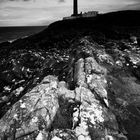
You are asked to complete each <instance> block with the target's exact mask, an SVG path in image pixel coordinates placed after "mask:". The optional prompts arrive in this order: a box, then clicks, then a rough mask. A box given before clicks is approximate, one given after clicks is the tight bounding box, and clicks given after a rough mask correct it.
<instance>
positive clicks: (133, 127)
mask: <svg viewBox="0 0 140 140" xmlns="http://www.w3.org/2000/svg"><path fill="white" fill-rule="evenodd" d="M64 22H67V21H64ZM71 22H74V23H76V25H75V26H76V29H77V30H72V29H69V30H68V31H67V30H65V31H62V32H61V33H60V30H61V28H62V27H61V28H58V27H57V26H56V24H57V23H55V24H53V25H51V26H50V27H49V28H48V30H47V31H48V34H46V31H44V32H43V33H45V37H44V36H43V33H42V34H38V35H36V36H32V37H29V38H27V39H23V40H18V41H15V42H13V43H12V44H8V46H7V48H6V49H4V48H3V49H1V50H0V54H1V58H0V67H1V68H0V92H1V93H0V109H1V110H0V139H1V140H139V138H140V134H139V131H140V123H139V122H140V117H139V116H140V93H139V91H140V82H139V80H140V72H139V70H140V55H139V54H140V46H139V39H138V36H137V37H136V35H135V34H134V35H133V36H131V37H130V38H127V37H126V36H125V37H124V36H121V37H120V35H121V34H120V33H118V32H117V31H118V30H117V31H116V30H115V31H112V32H111V31H110V30H107V29H106V28H107V27H106V28H105V29H103V28H101V29H98V28H99V27H98V28H97V29H96V30H94V31H93V29H92V28H93V26H92V28H91V27H87V26H86V28H82V29H80V27H77V26H78V25H77V24H78V23H77V22H76V21H71ZM88 22H90V20H89V19H88ZM60 23H61V22H60ZM60 23H59V24H60ZM74 23H73V24H74ZM61 24H62V23H61ZM81 26H84V24H82V25H81ZM70 27H71V25H70ZM53 28H54V30H52V29H53ZM72 28H73V27H72ZM106 30H107V31H109V33H107V32H106ZM105 32H106V33H105ZM114 32H115V35H114ZM107 34H112V37H110V36H106V35H107ZM41 35H42V36H41ZM113 35H114V36H115V38H114V39H112V38H113ZM117 35H118V36H119V37H118V38H117V39H116V36H117ZM120 38H121V39H120ZM3 52H4V53H3Z"/></svg>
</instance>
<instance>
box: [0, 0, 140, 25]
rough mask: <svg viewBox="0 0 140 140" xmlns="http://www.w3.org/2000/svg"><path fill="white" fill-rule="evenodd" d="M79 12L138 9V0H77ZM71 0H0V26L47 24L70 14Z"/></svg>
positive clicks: (139, 4)
mask: <svg viewBox="0 0 140 140" xmlns="http://www.w3.org/2000/svg"><path fill="white" fill-rule="evenodd" d="M78 3H79V12H81V11H82V12H85V11H91V10H98V11H99V12H101V13H105V12H110V11H117V10H127V9H129V10H133V9H137V10H138V9H140V0H79V2H78ZM72 4H73V0H0V26H26V25H27V26H30V25H48V24H49V23H51V22H53V21H56V20H60V19H62V17H64V16H69V15H71V14H72V11H73V10H72Z"/></svg>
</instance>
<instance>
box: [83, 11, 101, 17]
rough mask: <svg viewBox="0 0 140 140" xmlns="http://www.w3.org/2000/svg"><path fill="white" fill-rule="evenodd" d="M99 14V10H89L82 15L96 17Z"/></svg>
mask: <svg viewBox="0 0 140 140" xmlns="http://www.w3.org/2000/svg"><path fill="white" fill-rule="evenodd" d="M98 14H99V12H98V11H89V12H85V13H83V14H82V17H96V16H97V15H98Z"/></svg>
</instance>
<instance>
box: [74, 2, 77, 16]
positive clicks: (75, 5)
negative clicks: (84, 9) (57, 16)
mask: <svg viewBox="0 0 140 140" xmlns="http://www.w3.org/2000/svg"><path fill="white" fill-rule="evenodd" d="M77 15H78V0H73V16H77Z"/></svg>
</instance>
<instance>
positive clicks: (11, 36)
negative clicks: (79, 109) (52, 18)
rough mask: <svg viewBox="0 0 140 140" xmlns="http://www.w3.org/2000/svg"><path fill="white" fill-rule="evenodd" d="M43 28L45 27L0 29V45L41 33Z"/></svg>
mask: <svg viewBox="0 0 140 140" xmlns="http://www.w3.org/2000/svg"><path fill="white" fill-rule="evenodd" d="M45 28H47V26H24V27H0V43H2V42H6V41H10V42H12V41H14V40H16V39H19V38H24V37H28V36H30V35H33V34H36V33H39V32H41V31H42V30H44V29H45Z"/></svg>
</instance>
